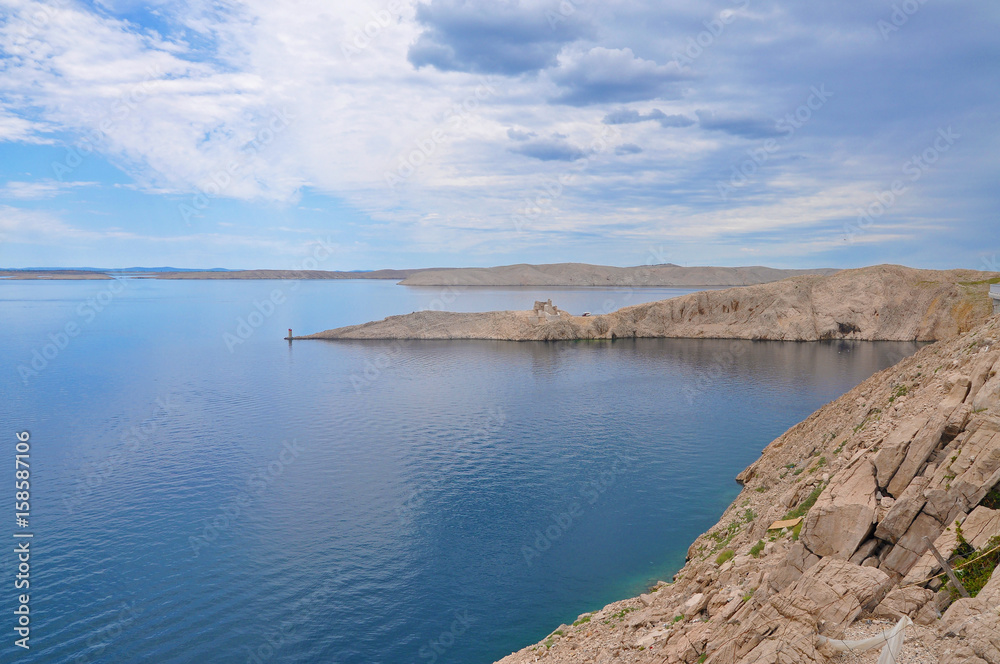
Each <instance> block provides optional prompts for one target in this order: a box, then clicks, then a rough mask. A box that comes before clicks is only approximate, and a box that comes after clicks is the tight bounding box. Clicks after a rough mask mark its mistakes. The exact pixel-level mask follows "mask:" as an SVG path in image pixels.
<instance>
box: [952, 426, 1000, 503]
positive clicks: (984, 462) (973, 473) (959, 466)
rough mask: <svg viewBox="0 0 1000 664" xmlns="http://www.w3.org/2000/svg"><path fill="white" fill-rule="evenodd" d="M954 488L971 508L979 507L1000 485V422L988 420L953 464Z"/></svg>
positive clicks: (972, 435) (972, 436)
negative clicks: (996, 486)
mask: <svg viewBox="0 0 1000 664" xmlns="http://www.w3.org/2000/svg"><path fill="white" fill-rule="evenodd" d="M952 472H954V473H955V474H956V475H957V477H956V478H955V479H954V480H953V481H952V483H951V485H952V487H953V488H955V489H956V490H957V491H958V492H959V493H960V494H961V495H962V496H963V497H964V498H965V500H966V502H967V503H968V504H969V505H976V504H978V503H979V501H980V500H982V499H983V497H984V496H985V495H986V494H987V493H988V492H989V490H990V489H991V488H992V487H993V486H995V485H996V484H997V482H1000V421H998V420H993V419H988V420H984V421H983V422H982V424H981V426H979V427H978V429H976V431H975V432H974V433H972V434H971V435H970V436H969V440H968V441H967V442H966V443H965V445H964V446H962V450H961V452H960V453H959V455H958V459H956V460H955V462H954V463H952Z"/></svg>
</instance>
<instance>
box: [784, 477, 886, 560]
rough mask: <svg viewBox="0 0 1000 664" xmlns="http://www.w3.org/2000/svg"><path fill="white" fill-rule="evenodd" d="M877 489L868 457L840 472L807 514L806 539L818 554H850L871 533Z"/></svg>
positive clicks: (844, 556) (804, 528)
mask: <svg viewBox="0 0 1000 664" xmlns="http://www.w3.org/2000/svg"><path fill="white" fill-rule="evenodd" d="M876 490H877V487H876V486H875V468H874V466H873V465H872V463H871V462H870V461H868V460H867V459H863V460H862V461H861V462H859V463H857V464H856V465H854V466H853V467H850V466H849V467H847V468H845V469H844V470H842V471H841V472H839V473H837V474H836V475H835V476H834V477H833V479H832V480H831V481H830V485H829V486H828V487H827V488H826V490H824V491H823V493H822V494H820V497H819V499H818V500H817V501H816V504H815V505H814V506H813V508H812V509H810V510H809V513H808V514H807V515H806V519H805V524H804V525H803V527H802V533H801V536H800V538H801V540H802V543H803V544H805V546H806V547H807V548H808V549H809V550H810V551H812V552H813V553H815V554H816V555H818V556H833V557H836V558H842V559H844V560H847V559H848V558H850V557H851V556H852V555H853V554H854V552H855V551H857V549H858V546H860V545H861V543H862V542H864V541H865V540H866V539H868V536H869V535H870V534H871V531H872V526H873V521H874V517H875V508H876V506H877V503H876V500H875V491H876Z"/></svg>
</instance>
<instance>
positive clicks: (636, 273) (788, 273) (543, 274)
mask: <svg viewBox="0 0 1000 664" xmlns="http://www.w3.org/2000/svg"><path fill="white" fill-rule="evenodd" d="M836 271H837V270H835V269H830V268H824V269H817V270H778V269H775V268H770V267H761V266H751V267H708V266H706V267H681V266H679V265H673V264H670V263H667V264H664V265H641V266H638V267H613V266H609V265H588V264H587V263H552V264H549V265H527V264H523V263H522V264H520V265H503V266H500V267H481V268H480V267H463V268H453V269H447V270H436V269H431V270H420V271H417V272H415V273H414V274H412V275H410V276H409V277H407V278H406V279H404V280H403V281H402V282H401V283H402V285H404V286H672V287H690V286H750V285H752V284H763V283H768V282H771V281H778V280H779V279H785V278H787V277H794V276H798V275H803V274H819V275H829V274H833V273H834V272H836Z"/></svg>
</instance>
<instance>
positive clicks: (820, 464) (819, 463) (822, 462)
mask: <svg viewBox="0 0 1000 664" xmlns="http://www.w3.org/2000/svg"><path fill="white" fill-rule="evenodd" d="M825 465H826V457H825V456H824V457H820V458H819V461H817V462H816V465H815V466H813V467H812V468H810V469H809V472H810V473H815V472H816V471H817V470H819V469H820V468H822V467H823V466H825Z"/></svg>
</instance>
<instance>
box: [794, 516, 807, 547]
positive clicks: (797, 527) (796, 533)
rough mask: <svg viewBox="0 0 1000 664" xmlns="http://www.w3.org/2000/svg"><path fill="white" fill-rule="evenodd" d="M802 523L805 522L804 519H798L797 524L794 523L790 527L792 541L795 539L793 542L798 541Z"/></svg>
mask: <svg viewBox="0 0 1000 664" xmlns="http://www.w3.org/2000/svg"><path fill="white" fill-rule="evenodd" d="M803 523H805V521H799V522H798V524H796V526H795V527H794V528H792V541H795V542H798V541H799V533H801V532H802V524H803Z"/></svg>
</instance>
